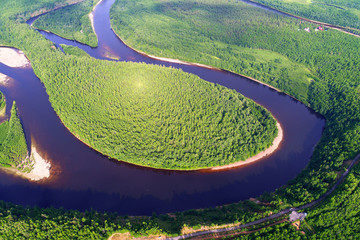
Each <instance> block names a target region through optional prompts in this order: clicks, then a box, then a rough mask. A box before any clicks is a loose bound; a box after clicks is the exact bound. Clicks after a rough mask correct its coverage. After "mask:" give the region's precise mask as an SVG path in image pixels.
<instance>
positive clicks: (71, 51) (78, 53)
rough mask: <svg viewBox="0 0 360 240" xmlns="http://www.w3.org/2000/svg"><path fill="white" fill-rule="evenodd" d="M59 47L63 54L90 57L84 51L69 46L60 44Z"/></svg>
mask: <svg viewBox="0 0 360 240" xmlns="http://www.w3.org/2000/svg"><path fill="white" fill-rule="evenodd" d="M61 47H62V49H63V50H64V52H65V54H68V55H73V56H79V57H90V56H89V55H88V54H87V53H86V52H85V51H84V50H82V49H80V48H78V47H74V46H69V45H65V44H61Z"/></svg>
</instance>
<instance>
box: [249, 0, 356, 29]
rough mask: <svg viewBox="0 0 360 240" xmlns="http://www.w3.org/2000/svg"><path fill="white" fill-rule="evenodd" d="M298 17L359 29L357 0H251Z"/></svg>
mask: <svg viewBox="0 0 360 240" xmlns="http://www.w3.org/2000/svg"><path fill="white" fill-rule="evenodd" d="M252 1H253V2H258V3H261V4H264V5H266V6H269V7H272V8H275V9H278V10H280V11H284V12H287V13H291V14H294V15H297V16H300V17H304V18H308V19H312V20H316V21H320V22H325V23H330V24H333V25H338V26H342V27H351V28H356V29H360V4H359V1H358V0H316V1H310V0H252Z"/></svg>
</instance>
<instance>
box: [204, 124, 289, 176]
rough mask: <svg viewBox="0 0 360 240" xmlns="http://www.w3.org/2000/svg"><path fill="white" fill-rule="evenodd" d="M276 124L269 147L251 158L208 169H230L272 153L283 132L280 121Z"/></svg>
mask: <svg viewBox="0 0 360 240" xmlns="http://www.w3.org/2000/svg"><path fill="white" fill-rule="evenodd" d="M276 126H277V128H278V135H277V136H276V137H275V139H274V141H273V143H272V145H271V146H270V147H269V148H267V149H265V150H264V151H262V152H260V153H258V154H256V155H255V156H253V157H251V158H248V159H246V160H245V161H239V162H236V163H232V164H228V165H225V166H219V167H213V168H210V170H213V171H218V170H226V169H230V168H236V167H240V166H244V165H247V164H250V163H253V162H256V161H258V160H260V159H262V158H264V157H266V156H268V155H270V154H272V153H273V152H275V151H276V150H277V149H278V147H279V146H280V143H281V141H282V140H283V138H284V133H283V130H282V128H281V125H280V123H278V122H277V123H276Z"/></svg>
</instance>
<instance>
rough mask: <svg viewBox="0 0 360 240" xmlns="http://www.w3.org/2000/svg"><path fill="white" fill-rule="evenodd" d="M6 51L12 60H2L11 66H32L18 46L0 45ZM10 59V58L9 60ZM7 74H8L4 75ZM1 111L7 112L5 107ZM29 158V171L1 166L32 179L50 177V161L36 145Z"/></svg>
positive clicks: (0, 49) (37, 179)
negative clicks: (42, 156) (45, 158)
mask: <svg viewBox="0 0 360 240" xmlns="http://www.w3.org/2000/svg"><path fill="white" fill-rule="evenodd" d="M4 50H6V51H5V53H11V54H13V55H11V62H10V63H9V62H6V60H9V59H8V58H7V57H5V58H2V59H1V60H2V61H1V62H2V63H3V64H5V65H7V66H9V67H11V68H27V67H30V66H31V62H30V60H29V59H28V58H27V56H26V55H25V53H24V52H23V51H21V50H19V49H17V48H14V47H8V46H0V52H2V51H4ZM9 61H10V60H9ZM4 76H6V75H4ZM1 111H4V112H5V108H4V109H2V110H1ZM27 158H30V165H32V167H31V168H32V169H31V171H30V172H29V173H26V172H22V171H20V170H19V169H17V168H6V167H1V169H3V170H4V171H5V172H10V173H13V174H15V175H19V176H21V177H24V178H26V179H28V180H31V181H39V180H41V179H43V178H48V177H50V171H49V170H50V167H51V165H50V163H49V162H48V161H46V160H44V159H43V158H41V156H40V155H39V153H38V152H37V150H36V148H35V147H34V146H32V147H31V154H30V155H29V154H27V157H26V158H25V159H24V161H26V160H27Z"/></svg>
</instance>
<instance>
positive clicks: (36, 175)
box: [26, 147, 51, 181]
mask: <svg viewBox="0 0 360 240" xmlns="http://www.w3.org/2000/svg"><path fill="white" fill-rule="evenodd" d="M30 159H31V162H32V163H33V164H34V165H33V168H32V170H31V171H30V172H29V173H26V177H27V178H28V179H30V180H32V181H39V180H41V179H43V178H48V177H50V167H51V164H50V162H49V161H46V160H45V159H43V158H42V157H41V156H40V154H39V153H38V152H37V151H36V148H35V147H32V148H31V156H30Z"/></svg>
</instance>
